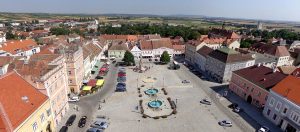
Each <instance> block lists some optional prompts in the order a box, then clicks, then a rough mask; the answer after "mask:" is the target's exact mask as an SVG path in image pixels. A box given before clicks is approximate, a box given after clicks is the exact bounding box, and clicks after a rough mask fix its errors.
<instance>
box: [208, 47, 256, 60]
mask: <svg viewBox="0 0 300 132" xmlns="http://www.w3.org/2000/svg"><path fill="white" fill-rule="evenodd" d="M208 56H210V57H212V58H215V59H217V60H219V61H221V62H224V63H233V62H244V61H249V60H254V58H252V56H251V55H250V54H241V53H239V52H237V51H235V50H233V49H229V48H220V49H217V50H214V51H212V52H210V53H209V54H208Z"/></svg>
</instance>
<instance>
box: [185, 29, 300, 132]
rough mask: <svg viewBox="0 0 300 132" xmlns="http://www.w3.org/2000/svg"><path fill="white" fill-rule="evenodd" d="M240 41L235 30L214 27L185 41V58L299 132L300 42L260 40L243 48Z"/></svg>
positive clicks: (281, 124)
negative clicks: (299, 65)
mask: <svg viewBox="0 0 300 132" xmlns="http://www.w3.org/2000/svg"><path fill="white" fill-rule="evenodd" d="M239 42H240V39H239V36H238V35H237V34H235V33H234V32H232V31H225V30H223V29H214V30H212V31H211V32H210V33H209V34H208V35H202V36H200V37H199V39H197V40H193V41H189V42H188V43H187V44H186V50H185V60H186V62H188V63H189V64H191V65H193V66H194V67H195V68H197V69H198V70H199V71H201V72H203V73H206V75H208V76H209V77H210V78H212V79H214V80H216V81H217V82H221V83H229V90H230V91H232V92H233V93H235V94H236V95H238V96H239V97H240V98H242V99H244V100H245V101H246V102H248V103H249V104H252V105H253V106H255V107H257V108H259V109H261V110H262V113H263V115H264V116H265V117H266V118H267V119H269V120H270V121H271V122H273V123H274V124H276V125H277V126H279V127H280V128H281V129H282V130H283V131H287V132H299V131H300V95H299V92H300V91H299V90H300V68H299V67H298V68H297V64H296V63H295V61H296V62H297V61H298V59H297V58H298V57H299V56H298V53H300V52H299V51H300V50H299V51H298V48H297V47H299V45H300V44H298V42H297V41H295V42H294V43H293V44H292V45H291V46H290V47H287V46H283V45H277V44H274V43H262V42H259V43H255V44H253V45H251V47H250V48H240V47H239ZM295 64H296V65H295ZM293 65H295V66H293Z"/></svg>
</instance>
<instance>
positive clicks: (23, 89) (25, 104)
mask: <svg viewBox="0 0 300 132" xmlns="http://www.w3.org/2000/svg"><path fill="white" fill-rule="evenodd" d="M16 82H18V83H16ZM0 86H1V89H0V102H1V104H2V106H3V108H4V110H5V111H4V112H5V113H6V114H7V116H8V119H9V120H10V123H11V125H12V127H13V128H17V127H18V126H19V125H20V124H21V123H22V122H24V121H25V120H26V119H27V118H28V117H29V116H30V115H31V114H32V113H33V112H35V111H36V110H37V109H38V108H39V107H40V106H41V105H42V104H43V103H44V102H45V101H46V100H47V99H48V98H47V96H45V95H44V94H42V93H40V92H39V91H38V90H37V89H35V88H34V87H33V86H32V85H30V84H29V83H28V82H26V81H25V80H24V79H23V78H22V77H21V76H19V75H18V74H17V73H16V72H11V73H8V74H7V75H5V76H3V77H1V78H0ZM22 98H23V99H22ZM1 116H2V115H1ZM0 126H1V125H0Z"/></svg>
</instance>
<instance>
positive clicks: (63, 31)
mask: <svg viewBox="0 0 300 132" xmlns="http://www.w3.org/2000/svg"><path fill="white" fill-rule="evenodd" d="M50 32H51V33H52V34H54V35H69V34H70V32H71V31H70V30H69V29H67V28H51V29H50Z"/></svg>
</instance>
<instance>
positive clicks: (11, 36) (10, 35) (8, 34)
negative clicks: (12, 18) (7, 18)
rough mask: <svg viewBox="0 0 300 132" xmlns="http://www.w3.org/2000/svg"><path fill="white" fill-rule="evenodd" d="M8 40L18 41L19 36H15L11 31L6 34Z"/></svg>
mask: <svg viewBox="0 0 300 132" xmlns="http://www.w3.org/2000/svg"><path fill="white" fill-rule="evenodd" d="M6 39H17V36H16V35H14V34H13V33H12V32H11V31H9V32H7V33H6Z"/></svg>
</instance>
